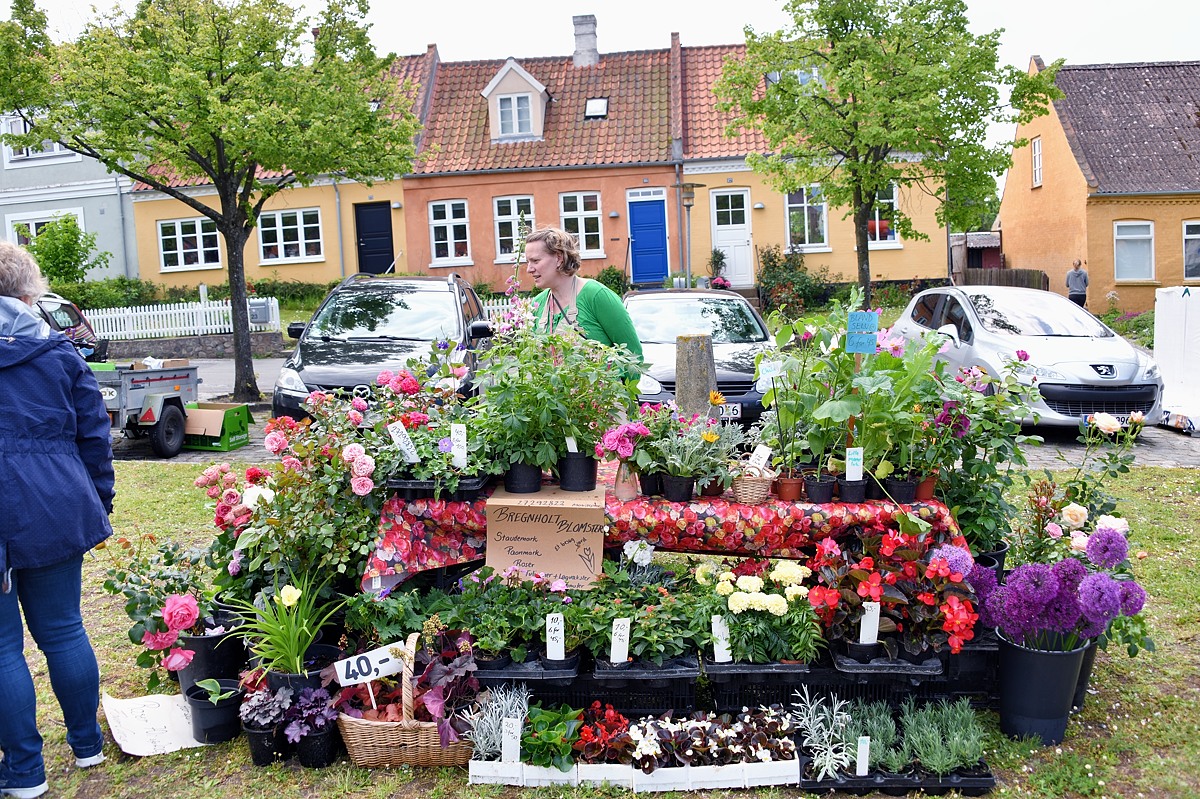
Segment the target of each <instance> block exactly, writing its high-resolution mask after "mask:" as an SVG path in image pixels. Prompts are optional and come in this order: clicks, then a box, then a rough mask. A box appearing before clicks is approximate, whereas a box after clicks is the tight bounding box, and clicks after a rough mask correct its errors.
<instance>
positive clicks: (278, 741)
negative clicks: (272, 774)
mask: <svg viewBox="0 0 1200 799" xmlns="http://www.w3.org/2000/svg"><path fill="white" fill-rule="evenodd" d="M242 735H244V736H246V743H247V744H249V746H250V762H251V763H253V764H254V765H256V766H269V765H271V764H272V763H275V762H278V761H280V760H287V759H288V758H289V757H291V756H292V745H291V744H290V743H288V739H287V736H286V735H284V732H283V726H282V725H277V726H275V727H273V728H272V729H269V730H252V729H250V728H249V727H247V726H246V725H245V724H243V725H242Z"/></svg>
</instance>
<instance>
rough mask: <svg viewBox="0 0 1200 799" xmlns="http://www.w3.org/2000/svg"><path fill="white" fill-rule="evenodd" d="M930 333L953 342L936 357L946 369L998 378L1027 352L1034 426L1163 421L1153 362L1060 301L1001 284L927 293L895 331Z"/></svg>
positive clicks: (1022, 372) (1022, 368)
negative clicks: (1137, 417)
mask: <svg viewBox="0 0 1200 799" xmlns="http://www.w3.org/2000/svg"><path fill="white" fill-rule="evenodd" d="M931 330H936V331H937V332H939V333H942V334H944V335H946V336H947V337H949V338H950V340H951V341H952V346H950V347H949V348H947V349H946V351H945V352H944V353H943V354H942V356H941V357H942V358H944V359H946V360H947V361H948V362H949V364H950V365H951V366H952V367H966V368H971V367H979V368H980V369H983V370H985V371H986V372H988V373H989V374H999V373H1000V372H1001V370H1002V369H1003V368H1004V365H1005V364H1006V363H1008V362H1010V361H1011V359H1012V358H1013V357H1014V356H1015V354H1016V353H1017V351H1019V350H1020V351H1024V352H1025V353H1027V354H1028V360H1027V361H1024V362H1022V363H1020V364H1019V366H1018V367H1017V374H1018V376H1019V377H1020V379H1021V380H1023V381H1024V382H1026V383H1030V384H1033V385H1036V386H1037V388H1038V391H1039V399H1038V401H1037V403H1036V404H1035V405H1034V407H1033V410H1034V413H1035V414H1037V422H1038V423H1039V424H1045V425H1058V426H1074V425H1078V424H1079V421H1080V419H1083V418H1087V417H1088V416H1089V415H1091V414H1093V413H1100V412H1104V413H1110V414H1112V415H1113V416H1115V417H1117V419H1118V420H1120V421H1121V422H1122V423H1127V422H1128V420H1129V415H1130V414H1131V413H1134V412H1135V411H1137V412H1141V413H1143V414H1145V416H1146V420H1147V422H1149V423H1151V424H1153V423H1154V422H1156V421H1157V420H1158V418H1159V416H1160V415H1161V412H1162V411H1161V401H1162V389H1163V382H1162V377H1161V375H1160V374H1159V370H1158V365H1157V364H1156V363H1155V362H1154V359H1153V358H1151V357H1150V356H1149V355H1147V354H1145V353H1144V352H1142V351H1141V350H1139V349H1137V348H1136V347H1134V346H1133V345H1131V344H1130V343H1129V342H1128V341H1126V340H1125V339H1123V338H1121V337H1120V336H1119V335H1117V334H1116V333H1114V332H1113V331H1112V330H1111V329H1110V328H1109V327H1108V326H1107V325H1105V324H1104V323H1103V322H1101V321H1100V320H1099V319H1097V318H1096V317H1094V316H1092V315H1091V314H1090V313H1088V312H1087V311H1085V310H1083V309H1082V308H1080V307H1079V306H1078V305H1076V304H1075V303H1073V302H1071V301H1070V300H1068V299H1067V298H1065V297H1063V296H1061V295H1058V294H1053V293H1051V292H1048V291H1037V290H1035V289H1021V288H1009V287H1002V286H959V287H945V288H937V289H930V290H928V291H923V292H921V293H920V294H918V295H917V296H915V297H913V299H912V301H911V302H910V303H909V304H908V307H907V308H905V309H904V313H903V314H901V315H900V318H899V319H898V320H897V321H896V324H895V325H894V326H893V331H894V332H896V333H899V334H901V335H903V336H904V338H906V339H909V340H915V339H918V338H920V337H922V336H924V335H925V334H926V333H928V332H929V331H931ZM1027 421H1029V422H1032V421H1034V420H1033V419H1028V420H1027Z"/></svg>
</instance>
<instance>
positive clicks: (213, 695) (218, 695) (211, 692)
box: [196, 678, 241, 705]
mask: <svg viewBox="0 0 1200 799" xmlns="http://www.w3.org/2000/svg"><path fill="white" fill-rule="evenodd" d="M196 685H197V686H199V687H200V688H203V689H204V690H205V691H207V692H208V701H209V702H212V703H213V704H214V705H215V704H217V703H218V702H220V701H222V700H224V699H229V698H230V697H233V696H237V695H238V693H239V692H240V691H241V689H240V688H236V687H235V688H231V689H229V690H225V689H224V687H223V686H222V685H221V683H220V681H218V680H215V679H212V678H209V679H207V680H197V681H196Z"/></svg>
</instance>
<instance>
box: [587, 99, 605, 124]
mask: <svg viewBox="0 0 1200 799" xmlns="http://www.w3.org/2000/svg"><path fill="white" fill-rule="evenodd" d="M607 117H608V98H607V97H589V98H588V101H587V104H586V105H585V106H584V107H583V118H584V119H606V118H607Z"/></svg>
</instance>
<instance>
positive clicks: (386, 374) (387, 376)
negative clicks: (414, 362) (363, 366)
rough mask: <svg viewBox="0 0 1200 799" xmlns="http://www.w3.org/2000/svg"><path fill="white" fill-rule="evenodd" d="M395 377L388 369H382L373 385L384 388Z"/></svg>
mask: <svg viewBox="0 0 1200 799" xmlns="http://www.w3.org/2000/svg"><path fill="white" fill-rule="evenodd" d="M395 377H396V376H395V375H394V374H392V372H391V370H390V369H384V370H383V371H382V372H380V373H379V375H378V377H376V378H375V385H377V386H386V385H387V384H388V383H390V382H392V380H393V378H395Z"/></svg>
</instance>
